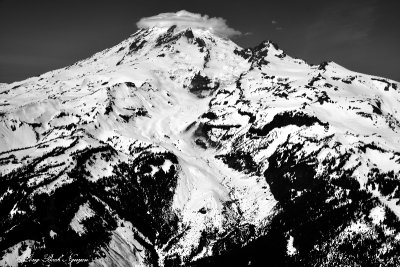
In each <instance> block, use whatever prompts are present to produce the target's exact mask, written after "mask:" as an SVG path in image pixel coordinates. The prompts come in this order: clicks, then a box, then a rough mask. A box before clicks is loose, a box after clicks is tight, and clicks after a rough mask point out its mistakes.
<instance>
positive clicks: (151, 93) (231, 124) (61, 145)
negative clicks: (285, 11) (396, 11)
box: [0, 26, 400, 266]
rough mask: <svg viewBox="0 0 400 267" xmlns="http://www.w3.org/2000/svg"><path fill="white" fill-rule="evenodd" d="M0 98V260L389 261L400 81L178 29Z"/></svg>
mask: <svg viewBox="0 0 400 267" xmlns="http://www.w3.org/2000/svg"><path fill="white" fill-rule="evenodd" d="M0 101H1V103H0V108H1V111H0V112H1V117H0V162H1V164H0V176H1V177H0V216H1V217H0V218H1V220H0V232H1V236H0V251H2V253H1V256H0V259H1V260H0V265H1V266H4V265H9V266H19V265H18V264H25V265H26V266H30V264H33V263H34V262H35V261H36V262H39V264H40V263H42V264H43V265H45V264H48V263H49V261H50V259H54V262H51V263H52V264H54V266H58V265H59V266H64V265H68V264H71V263H72V264H73V265H74V266H75V264H76V265H77V266H87V265H90V266H180V265H183V266H266V265H268V266H270V265H272V266H339V265H340V266H371V265H376V266H379V265H381V266H386V265H387V266H395V265H397V264H399V261H400V259H399V255H400V254H399V251H400V222H399V216H400V204H399V201H400V191H399V188H400V175H399V172H400V92H399V83H397V82H394V81H391V80H388V79H384V78H379V77H374V76H370V75H365V74H360V73H356V72H353V71H350V70H347V69H345V68H343V67H341V66H339V65H337V64H335V63H333V62H325V63H322V64H320V65H309V64H307V63H306V62H305V61H303V60H300V59H295V58H292V57H290V56H288V55H286V53H285V52H284V51H283V50H281V49H280V48H279V47H278V46H277V45H275V44H274V43H272V42H269V41H267V42H263V43H262V44H260V45H259V46H257V47H254V48H251V49H243V48H241V47H239V46H238V45H236V44H235V43H233V42H232V41H230V40H228V39H224V38H221V37H218V36H217V35H215V34H213V33H212V32H211V31H209V30H207V29H197V28H181V27H175V26H172V27H169V28H168V27H152V28H148V29H141V30H139V31H138V32H136V33H135V34H133V35H132V36H130V37H129V38H128V39H127V40H125V41H123V42H121V43H120V44H118V45H116V46H114V47H112V48H110V49H106V50H104V51H102V52H99V53H97V54H95V55H93V56H92V57H90V58H88V59H85V60H82V61H79V62H77V63H75V64H74V65H71V66H68V67H66V68H63V69H59V70H55V71H51V72H48V73H45V74H43V75H40V76H38V77H33V78H30V79H27V80H24V81H21V82H15V83H12V84H0ZM46 259H47V261H46ZM56 259H58V261H55V260H56ZM72 260H75V261H74V262H72ZM78 260H80V261H78ZM52 266H53V265H52Z"/></svg>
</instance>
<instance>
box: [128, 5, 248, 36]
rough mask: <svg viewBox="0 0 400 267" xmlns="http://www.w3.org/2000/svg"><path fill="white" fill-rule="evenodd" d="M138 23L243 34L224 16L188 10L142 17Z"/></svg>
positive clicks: (224, 33)
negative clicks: (213, 16)
mask: <svg viewBox="0 0 400 267" xmlns="http://www.w3.org/2000/svg"><path fill="white" fill-rule="evenodd" d="M136 25H137V27H138V28H151V27H171V26H172V25H177V26H178V27H180V28H184V27H191V28H200V29H205V30H209V31H211V32H212V33H214V34H216V35H219V36H221V37H228V38H229V37H233V36H236V35H240V34H241V32H240V31H237V30H235V29H233V28H230V27H229V26H228V25H227V24H226V20H225V19H223V18H210V17H209V16H208V15H204V16H202V15H201V14H196V13H191V12H188V11H186V10H181V11H178V12H176V13H161V14H159V15H156V16H152V17H147V18H141V19H140V20H139V21H138V22H137V23H136Z"/></svg>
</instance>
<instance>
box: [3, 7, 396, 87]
mask: <svg viewBox="0 0 400 267" xmlns="http://www.w3.org/2000/svg"><path fill="white" fill-rule="evenodd" d="M182 9H185V10H188V11H191V12H194V13H201V14H208V15H209V16H212V17H223V18H225V19H226V20H227V22H228V25H229V26H231V27H232V28H235V29H237V30H239V31H241V32H243V33H248V34H246V35H243V36H241V37H238V38H236V39H235V40H234V41H235V42H236V43H238V44H239V45H241V46H243V47H248V46H255V45H257V44H258V43H260V42H261V41H262V40H272V41H274V42H276V43H277V44H278V45H279V46H280V47H281V48H282V49H283V50H285V51H286V52H287V53H288V54H289V55H291V56H293V57H299V58H302V59H305V60H307V61H308V62H309V63H320V62H322V61H326V60H333V61H335V62H337V63H339V64H341V65H343V66H345V67H347V68H349V69H352V70H355V71H359V72H363V73H368V74H373V75H378V76H383V77H387V78H391V79H394V80H397V81H400V49H399V47H400V1H399V0H393V1H391V0H360V1H359V0H351V1H350V0H347V1H341V0H340V1H339V0H337V1H328V0H325V1H321V0H302V1H298V0H293V1H285V0H280V1H268V0H264V1H251V0H244V1H235V0H223V1H220V0H196V1H189V0H182V1H181V0H174V1H165V0H164V1H152V0H144V1H141V0H140V1H139V0H136V1H132V0H131V1H128V0H126V1H123V0H112V1H111V0H107V1H106V0H93V1H92V0H68V1H63V0H48V1H45V0H37V1H32V0H0V82H13V81H17V80H21V79H24V78H28V77H31V76H34V75H38V74H41V73H43V72H46V71H49V70H53V69H56V68H60V67H64V66H67V65H70V64H72V63H74V62H76V61H77V60H80V59H83V58H86V57H88V56H90V55H92V54H93V53H95V52H98V51H100V50H103V49H105V48H108V47H110V46H113V45H115V44H117V43H119V42H121V41H122V40H123V39H125V38H127V37H128V36H129V35H130V34H131V33H133V32H135V31H136V26H135V23H136V22H137V21H138V20H139V19H140V18H142V17H148V16H153V15H156V14H158V13H162V12H175V11H179V10H182Z"/></svg>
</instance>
